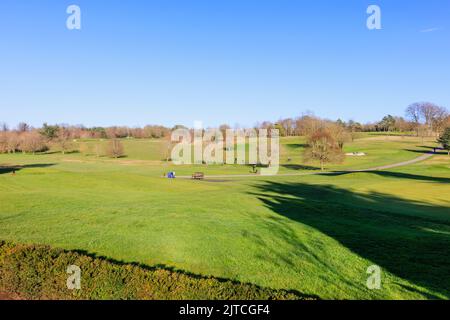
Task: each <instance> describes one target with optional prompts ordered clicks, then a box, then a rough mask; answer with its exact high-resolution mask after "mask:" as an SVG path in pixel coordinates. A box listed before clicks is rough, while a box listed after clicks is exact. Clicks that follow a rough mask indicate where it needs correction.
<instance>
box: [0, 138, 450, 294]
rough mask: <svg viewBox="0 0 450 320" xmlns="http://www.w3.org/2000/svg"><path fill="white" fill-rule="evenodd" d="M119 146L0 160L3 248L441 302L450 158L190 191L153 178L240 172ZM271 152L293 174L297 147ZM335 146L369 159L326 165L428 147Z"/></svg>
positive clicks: (449, 270)
mask: <svg viewBox="0 0 450 320" xmlns="http://www.w3.org/2000/svg"><path fill="white" fill-rule="evenodd" d="M129 143H136V144H137V143H142V144H143V145H139V146H137V145H135V146H134V148H132V149H128V150H127V149H126V150H125V151H126V152H127V155H128V157H127V158H123V159H117V160H112V159H107V158H96V157H93V156H84V155H80V154H69V155H65V156H62V155H60V154H57V153H50V154H45V155H36V156H31V155H22V154H17V155H0V164H2V163H3V164H9V165H12V164H14V165H16V164H23V165H28V167H27V166H25V167H24V168H23V169H21V170H20V171H18V172H17V173H16V175H15V176H13V175H11V174H10V173H8V172H7V171H8V170H7V169H3V170H0V204H1V205H0V239H3V240H7V241H14V242H16V243H17V242H19V243H40V244H49V245H52V246H56V247H61V248H65V249H82V250H86V251H88V252H90V253H95V254H98V255H101V256H106V257H110V258H112V259H115V260H120V261H124V262H138V263H143V264H146V265H149V266H155V265H162V266H166V267H170V268H175V269H180V270H184V271H188V272H191V273H194V274H199V275H204V276H208V275H212V276H216V277H221V278H227V279H232V280H237V281H240V282H245V283H247V282H249V283H254V284H257V285H260V286H263V287H270V288H275V289H288V290H291V289H292V290H296V291H298V292H301V293H304V294H308V295H318V296H319V297H321V298H326V299H335V298H337V299H358V298H362V299H376V298H383V299H390V298H400V299H416V298H419V299H421V298H447V299H448V298H450V292H449V287H450V286H449V283H448V282H446V281H445V279H446V278H447V275H448V274H450V250H449V248H450V210H449V209H450V201H449V197H448V195H449V194H450V170H449V169H450V167H449V163H450V161H449V159H448V157H447V156H444V155H440V156H436V157H434V158H432V159H430V160H427V161H426V162H423V163H420V164H415V165H411V166H408V167H403V168H398V169H395V170H390V171H387V172H375V173H352V174H336V175H331V176H330V175H327V176H325V175H314V176H297V177H271V178H263V177H259V178H256V177H255V178H254V179H251V178H250V179H248V178H235V179H231V180H227V179H223V181H220V180H219V181H215V182H208V181H204V182H198V181H190V180H180V179H177V180H168V179H163V178H161V177H160V176H161V175H162V173H163V172H166V171H167V170H169V169H174V170H176V171H177V173H178V174H183V173H185V174H190V173H192V172H193V171H197V170H198V169H201V170H202V171H204V172H206V173H207V174H234V173H246V172H248V170H249V168H247V167H239V166H207V167H206V166H185V167H172V166H170V165H168V164H165V163H164V162H159V161H157V160H155V159H156V158H158V157H157V156H155V155H154V152H150V155H149V156H148V157H147V156H143V155H142V154H143V153H140V152H141V151H140V150H141V148H145V145H146V144H145V143H144V141H136V142H131V141H130V142H129ZM152 143H157V142H152ZM282 143H283V151H282V159H287V157H291V161H290V162H289V163H287V162H286V161H285V160H283V161H282V162H283V164H284V165H286V166H285V167H283V169H282V172H302V171H304V170H303V169H301V167H300V166H302V165H303V164H302V163H301V159H300V157H301V156H300V151H301V150H302V148H303V146H302V143H304V141H303V140H302V139H300V138H287V139H283V140H282ZM428 143H430V142H428ZM156 149H157V148H155V150H156ZM346 149H347V150H349V151H363V152H367V154H368V155H367V158H357V159H356V158H353V159H347V160H346V162H345V163H344V164H342V165H337V166H331V168H350V167H355V168H364V167H373V166H377V165H383V164H388V163H395V162H399V161H403V160H408V159H412V158H415V157H417V156H419V155H420V154H419V153H417V150H426V148H424V147H422V142H421V141H417V140H415V139H414V138H402V137H389V138H385V137H364V138H362V139H358V140H356V141H355V142H354V143H352V144H349V145H347V146H346ZM132 150H133V151H132ZM142 152H144V151H142ZM145 152H146V151H145ZM152 154H153V155H152ZM1 173H3V174H1ZM372 264H377V265H379V266H380V267H381V268H382V270H383V282H382V289H381V290H375V291H371V290H368V289H367V288H366V286H365V281H366V278H367V274H366V269H367V267H368V266H370V265H372Z"/></svg>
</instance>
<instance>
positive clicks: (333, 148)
mask: <svg viewBox="0 0 450 320" xmlns="http://www.w3.org/2000/svg"><path fill="white" fill-rule="evenodd" d="M343 159H344V153H343V152H342V149H341V148H340V147H339V145H338V143H337V142H336V140H335V139H334V138H333V136H332V134H331V133H330V132H329V131H328V130H327V129H322V128H321V129H318V130H317V131H316V132H314V133H313V134H312V135H311V136H309V138H308V147H307V148H306V149H305V152H304V161H305V162H307V163H308V162H311V161H314V160H315V161H319V162H320V169H321V170H322V171H323V170H324V165H325V164H326V163H340V162H342V161H343Z"/></svg>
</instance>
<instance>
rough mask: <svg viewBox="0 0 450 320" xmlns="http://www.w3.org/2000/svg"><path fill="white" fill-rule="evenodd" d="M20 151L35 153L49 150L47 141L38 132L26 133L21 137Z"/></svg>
mask: <svg viewBox="0 0 450 320" xmlns="http://www.w3.org/2000/svg"><path fill="white" fill-rule="evenodd" d="M20 150H22V152H24V153H27V152H30V153H33V154H35V153H36V152H42V151H46V150H47V145H46V143H45V139H44V138H43V137H42V136H41V135H40V134H39V133H38V132H36V131H30V132H25V133H22V134H21V135H20Z"/></svg>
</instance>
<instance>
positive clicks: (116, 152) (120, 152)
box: [107, 139, 125, 159]
mask: <svg viewBox="0 0 450 320" xmlns="http://www.w3.org/2000/svg"><path fill="white" fill-rule="evenodd" d="M107 154H108V156H109V157H112V158H116V159H117V158H120V157H123V156H124V155H125V154H124V149H123V145H122V142H120V140H118V139H112V140H111V141H109V145H108V150H107Z"/></svg>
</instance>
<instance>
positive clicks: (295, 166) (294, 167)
mask: <svg viewBox="0 0 450 320" xmlns="http://www.w3.org/2000/svg"><path fill="white" fill-rule="evenodd" d="M281 166H282V167H283V168H286V169H290V170H314V171H318V170H320V168H318V167H313V166H306V165H301V164H282V165H281Z"/></svg>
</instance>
